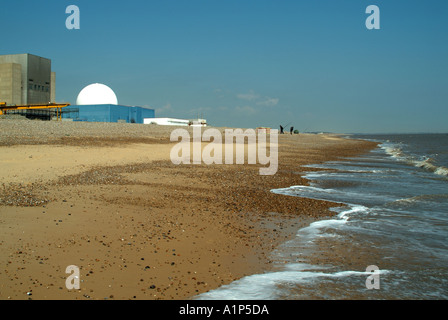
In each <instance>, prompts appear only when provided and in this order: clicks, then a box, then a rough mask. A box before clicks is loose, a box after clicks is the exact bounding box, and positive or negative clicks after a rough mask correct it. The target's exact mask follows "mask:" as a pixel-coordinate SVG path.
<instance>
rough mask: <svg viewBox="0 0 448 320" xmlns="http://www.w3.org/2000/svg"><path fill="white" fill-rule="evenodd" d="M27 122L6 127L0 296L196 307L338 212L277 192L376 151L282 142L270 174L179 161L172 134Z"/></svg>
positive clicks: (1, 163) (266, 266)
mask: <svg viewBox="0 0 448 320" xmlns="http://www.w3.org/2000/svg"><path fill="white" fill-rule="evenodd" d="M17 122H23V124H21V125H16V124H13V121H6V120H3V121H0V145H1V147H0V168H1V169H2V170H1V171H0V178H1V181H2V185H1V186H0V188H1V191H2V192H1V195H0V265H1V267H0V299H36V300H41V299H42V300H44V299H101V300H103V299H166V300H168V299H189V298H192V297H194V296H195V295H197V294H199V293H202V292H206V291H209V290H211V289H214V288H217V287H219V286H220V285H223V284H228V283H230V282H232V281H233V280H236V279H239V278H241V277H243V276H245V275H249V274H253V273H261V272H264V271H268V270H270V268H271V267H272V265H273V263H272V261H271V260H270V259H271V257H270V252H271V251H272V250H273V249H274V248H275V247H276V246H278V245H279V244H281V243H283V242H284V241H286V240H288V239H290V238H291V237H293V236H294V235H295V232H296V231H297V230H298V229H299V228H300V227H301V226H305V225H308V224H309V223H310V222H312V221H315V220H316V219H321V218H324V217H327V216H329V215H332V212H331V211H329V210H328V208H330V207H332V206H334V205H335V204H334V203H329V202H324V201H317V200H312V199H302V198H297V197H288V196H282V195H276V194H273V193H271V192H270V190H271V189H274V188H283V187H289V186H292V185H300V184H308V181H307V180H306V179H303V178H302V177H301V174H300V173H301V172H302V171H303V170H304V169H302V168H301V167H300V166H301V165H305V164H311V163H320V162H323V161H328V160H334V159H337V158H338V157H345V156H354V155H358V154H361V153H364V152H368V151H369V150H371V149H372V148H373V147H374V146H375V144H374V143H370V142H365V141H356V140H347V139H342V138H339V137H337V136H327V135H308V134H300V135H289V134H285V135H280V136H279V169H278V172H277V174H275V175H273V176H260V175H259V166H258V165H247V164H245V165H210V166H207V165H179V166H176V165H174V164H172V163H171V161H170V158H169V150H170V149H171V148H172V146H173V145H174V144H173V143H171V142H170V141H169V133H170V132H171V131H172V130H173V128H172V127H169V128H167V127H158V126H153V125H151V126H144V125H136V124H91V123H89V124H87V123H84V124H83V123H46V122H38V121H15V123H17ZM27 126H28V127H27ZM6 132H7V133H6ZM24 132H25V133H24ZM28 133H29V134H28ZM24 137H25V138H24ZM306 170H310V169H309V168H307V169H306ZM314 170H318V169H314ZM69 265H76V266H78V267H79V268H80V289H79V290H76V289H73V290H68V289H67V288H66V287H65V281H66V279H67V277H68V276H69V274H66V273H65V270H66V267H67V266H69Z"/></svg>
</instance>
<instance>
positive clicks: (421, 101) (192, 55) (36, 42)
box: [0, 0, 448, 133]
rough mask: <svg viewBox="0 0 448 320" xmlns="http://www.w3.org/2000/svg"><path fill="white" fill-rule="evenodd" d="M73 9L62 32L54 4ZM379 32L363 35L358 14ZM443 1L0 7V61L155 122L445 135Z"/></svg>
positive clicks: (164, 1)
mask: <svg viewBox="0 0 448 320" xmlns="http://www.w3.org/2000/svg"><path fill="white" fill-rule="evenodd" d="M71 4H74V5H77V6H78V7H79V9H80V13H81V15H80V26H81V28H80V30H68V29H67V28H66V27H65V20H66V19H67V17H68V16H69V15H68V14H66V13H65V9H66V7H67V6H69V5H71ZM371 4H373V5H377V6H378V7H379V9H380V17H381V20H380V27H381V29H380V30H368V29H367V28H366V27H365V20H366V19H367V17H368V14H366V13H365V10H366V7H367V6H368V5H371ZM447 12H448V1H446V0H429V1H423V0H421V1H415V0H414V1H413V0H388V1H385V0H368V1H364V0H316V1H299V0H275V1H274V0H238V1H235V0H225V1H224V0H158V1H154V0H147V1H135V0H130V1H110V0H109V1H105V0H88V1H87V0H84V1H76V0H70V1H65V0H53V1H51V0H50V1H49V0H46V1H22V0H15V1H8V2H7V1H2V3H1V4H0V33H1V42H0V54H12V53H32V54H36V55H40V56H43V57H46V58H49V59H51V60H52V69H53V71H55V72H56V74H57V89H56V99H57V100H58V101H59V102H65V101H67V102H70V103H72V104H74V103H75V102H76V97H77V95H78V93H79V91H80V90H81V89H82V88H83V87H84V86H86V85H88V84H90V83H95V82H100V83H104V84H106V85H108V86H110V87H111V88H112V89H113V90H114V91H115V93H116V94H117V97H118V101H119V103H120V104H124V105H141V106H149V107H152V108H154V109H156V116H160V117H177V118H193V117H196V116H197V115H198V114H199V115H201V114H202V115H203V116H204V117H206V118H207V120H208V122H209V123H210V124H212V125H216V126H232V127H242V128H247V127H257V126H270V127H274V128H278V125H279V124H283V125H287V124H289V125H293V126H294V127H295V128H297V129H299V130H301V131H304V130H308V131H333V132H344V133H350V132H364V133H379V132H448V124H447V123H448V121H447V119H448V102H447V101H448V76H447V74H448V41H447V39H448V19H447V18H446V14H447Z"/></svg>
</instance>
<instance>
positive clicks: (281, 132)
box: [280, 125, 284, 134]
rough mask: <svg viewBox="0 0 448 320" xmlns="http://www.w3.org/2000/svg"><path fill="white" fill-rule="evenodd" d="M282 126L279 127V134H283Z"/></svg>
mask: <svg viewBox="0 0 448 320" xmlns="http://www.w3.org/2000/svg"><path fill="white" fill-rule="evenodd" d="M283 133H284V132H283V126H281V125H280V134H283Z"/></svg>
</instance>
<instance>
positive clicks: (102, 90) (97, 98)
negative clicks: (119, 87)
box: [76, 83, 118, 105]
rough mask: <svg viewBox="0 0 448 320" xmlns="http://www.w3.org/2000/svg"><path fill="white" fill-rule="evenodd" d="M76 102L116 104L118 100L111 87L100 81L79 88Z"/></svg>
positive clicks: (79, 103) (78, 103) (82, 103)
mask: <svg viewBox="0 0 448 320" xmlns="http://www.w3.org/2000/svg"><path fill="white" fill-rule="evenodd" d="M76 104H77V105H89V104H118V100H117V96H116V95H115V93H114V91H113V90H112V89H111V88H109V87H108V86H106V85H104V84H101V83H94V84H90V85H88V86H87V87H85V88H84V89H82V90H81V92H80V93H79V94H78V98H77V99H76Z"/></svg>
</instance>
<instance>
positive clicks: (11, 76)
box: [0, 53, 56, 105]
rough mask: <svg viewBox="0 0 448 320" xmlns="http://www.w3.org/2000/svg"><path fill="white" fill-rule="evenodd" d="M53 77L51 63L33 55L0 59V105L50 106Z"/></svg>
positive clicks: (52, 101)
mask: <svg viewBox="0 0 448 320" xmlns="http://www.w3.org/2000/svg"><path fill="white" fill-rule="evenodd" d="M55 97H56V73H55V72H52V71H51V60H50V59H46V58H43V57H39V56H36V55H33V54H28V53H24V54H10V55H1V56H0V101H3V102H6V103H7V104H8V105H29V104H48V103H54V102H55Z"/></svg>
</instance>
